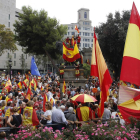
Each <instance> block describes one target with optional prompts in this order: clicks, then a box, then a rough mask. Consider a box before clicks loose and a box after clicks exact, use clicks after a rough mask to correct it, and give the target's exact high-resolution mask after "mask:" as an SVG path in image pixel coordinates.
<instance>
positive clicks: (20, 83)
mask: <svg viewBox="0 0 140 140" xmlns="http://www.w3.org/2000/svg"><path fill="white" fill-rule="evenodd" d="M17 86H18V88H20V89H22V82H21V81H20V82H19V83H18V84H17Z"/></svg>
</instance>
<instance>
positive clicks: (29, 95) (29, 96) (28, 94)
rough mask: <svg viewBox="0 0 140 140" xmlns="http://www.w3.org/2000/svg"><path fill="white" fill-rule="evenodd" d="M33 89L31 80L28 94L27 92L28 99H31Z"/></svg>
mask: <svg viewBox="0 0 140 140" xmlns="http://www.w3.org/2000/svg"><path fill="white" fill-rule="evenodd" d="M32 94H33V93H32V91H31V82H30V85H29V87H28V91H27V94H26V99H28V100H30V99H31V95H32Z"/></svg>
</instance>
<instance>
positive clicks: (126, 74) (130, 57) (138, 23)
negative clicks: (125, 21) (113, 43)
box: [120, 2, 140, 85]
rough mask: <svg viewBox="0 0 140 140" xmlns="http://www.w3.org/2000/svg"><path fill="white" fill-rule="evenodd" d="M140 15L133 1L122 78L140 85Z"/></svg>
mask: <svg viewBox="0 0 140 140" xmlns="http://www.w3.org/2000/svg"><path fill="white" fill-rule="evenodd" d="M139 52H140V16H139V13H138V11H137V8H136V6H135V4H134V2H133V6H132V11H131V16H130V21H129V26H128V31H127V36H126V41H125V47H124V53H123V60H122V67H121V75H120V80H123V81H126V82H130V83H133V84H136V85H140V78H139V77H140V55H139Z"/></svg>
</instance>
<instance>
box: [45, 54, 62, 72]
mask: <svg viewBox="0 0 140 140" xmlns="http://www.w3.org/2000/svg"><path fill="white" fill-rule="evenodd" d="M45 52H46V55H47V56H48V58H49V60H50V61H51V63H52V65H53V66H54V68H56V71H57V72H59V68H58V67H57V66H56V65H55V63H54V61H53V59H52V58H51V56H50V55H49V53H48V52H47V51H45Z"/></svg>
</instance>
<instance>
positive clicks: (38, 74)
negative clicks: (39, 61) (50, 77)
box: [31, 57, 40, 76]
mask: <svg viewBox="0 0 140 140" xmlns="http://www.w3.org/2000/svg"><path fill="white" fill-rule="evenodd" d="M31 74H32V75H36V76H40V73H39V71H38V68H37V66H36V63H35V59H34V57H32V60H31Z"/></svg>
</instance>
